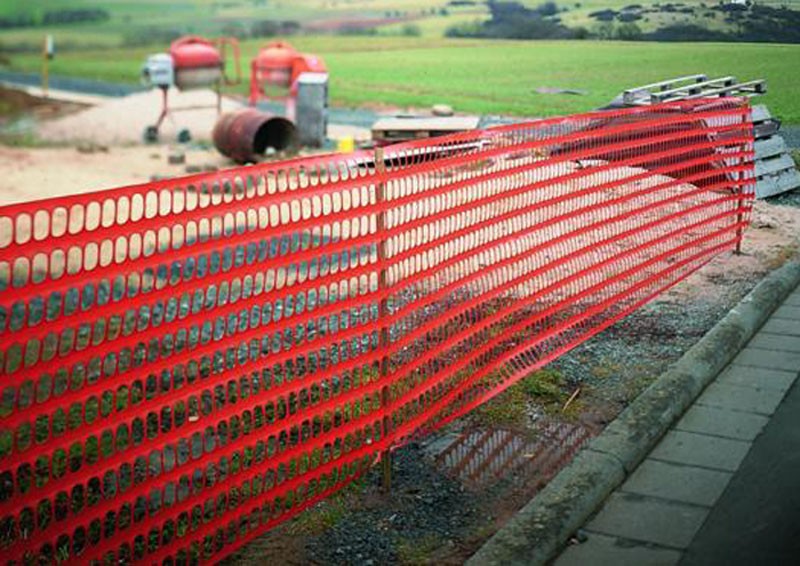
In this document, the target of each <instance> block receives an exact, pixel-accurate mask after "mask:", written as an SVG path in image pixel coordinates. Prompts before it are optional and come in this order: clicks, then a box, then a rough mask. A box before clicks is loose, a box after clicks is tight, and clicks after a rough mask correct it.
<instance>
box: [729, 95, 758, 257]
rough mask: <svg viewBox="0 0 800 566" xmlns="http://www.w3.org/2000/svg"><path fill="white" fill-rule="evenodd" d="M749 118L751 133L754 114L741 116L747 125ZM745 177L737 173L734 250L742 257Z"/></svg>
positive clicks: (742, 172) (741, 158) (748, 146)
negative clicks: (737, 192)
mask: <svg viewBox="0 0 800 566" xmlns="http://www.w3.org/2000/svg"><path fill="white" fill-rule="evenodd" d="M750 112H751V113H752V109H750ZM748 118H749V124H750V131H751V132H753V119H752V114H750V115H749V116H741V120H742V121H743V122H745V123H748ZM752 144H753V149H754V150H755V139H753V142H752ZM743 149H744V150H748V149H750V144H747V143H745V144H744V147H743ZM755 159H756V157H755V155H753V157H752V159H751V160H752V161H753V163H754V165H753V166H754V167H755ZM746 163H747V160H746V159H745V158H744V157H740V158H739V165H740V166H741V165H745V164H746ZM745 175H746V173H745V172H744V171H738V172H737V173H736V179H737V180H738V181H739V186H738V191H739V198H738V199H737V201H736V208H738V209H739V210H738V214H737V215H736V222H737V223H738V224H739V226H738V227H737V228H736V237H737V239H736V249H735V250H733V253H734V254H735V255H742V240H743V239H744V226H742V221H743V220H744V211H743V209H744V206H745V205H744V183H745V181H747V180H748V179H747V177H745ZM753 182H755V176H754V178H753Z"/></svg>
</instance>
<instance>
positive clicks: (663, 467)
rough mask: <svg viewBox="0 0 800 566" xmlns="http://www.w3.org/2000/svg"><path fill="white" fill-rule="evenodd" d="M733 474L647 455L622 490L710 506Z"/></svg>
mask: <svg viewBox="0 0 800 566" xmlns="http://www.w3.org/2000/svg"><path fill="white" fill-rule="evenodd" d="M731 476H732V474H730V473H729V472H721V471H717V470H707V469H705V468H697V467H694V466H688V465H684V464H674V463H669V462H659V461H657V460H651V459H649V458H648V459H647V460H645V461H644V462H642V463H641V464H640V465H639V467H638V468H637V469H636V471H635V472H634V473H633V475H632V476H631V477H630V478H628V481H626V482H625V483H624V484H622V487H621V488H620V489H621V490H622V491H625V492H628V493H638V494H640V495H650V496H652V497H660V498H662V499H669V500H672V501H680V502H681V503H691V504H693V505H703V506H705V507H711V506H712V505H714V503H715V502H716V501H717V499H719V496H720V495H722V492H723V491H725V487H726V486H727V485H728V482H729V481H730V479H731Z"/></svg>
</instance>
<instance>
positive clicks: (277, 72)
mask: <svg viewBox="0 0 800 566" xmlns="http://www.w3.org/2000/svg"><path fill="white" fill-rule="evenodd" d="M327 72H328V69H327V67H326V66H325V62H324V61H323V60H322V59H320V58H319V57H317V56H316V55H312V54H310V53H300V52H298V51H297V50H295V48H294V47H292V46H291V45H289V44H288V43H286V42H283V41H274V42H272V43H269V44H267V45H265V46H264V47H262V48H261V50H260V51H259V52H258V55H256V57H255V58H254V59H253V60H252V61H251V63H250V105H251V106H255V104H256V102H257V101H258V99H259V98H264V99H270V98H288V101H289V102H291V101H292V100H293V99H294V97H295V96H296V95H297V79H298V78H299V77H300V75H302V74H303V73H327ZM268 87H272V89H271V90H276V91H278V95H275V94H274V93H271V92H268V91H267V89H268ZM286 89H288V97H287V96H286V94H287V93H286ZM281 91H282V93H281ZM281 94H282V95H281Z"/></svg>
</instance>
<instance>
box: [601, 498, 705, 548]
mask: <svg viewBox="0 0 800 566" xmlns="http://www.w3.org/2000/svg"><path fill="white" fill-rule="evenodd" d="M707 514H708V510H707V509H705V508H704V507H697V506H694V505H686V504H684V503H677V502H673V501H663V500H661V499H654V498H651V497H646V496H643V495H637V494H633V493H614V494H612V495H611V497H609V498H608V501H607V502H606V505H605V506H604V507H603V509H602V510H601V511H600V513H598V514H597V516H596V517H595V518H594V519H593V520H592V521H591V522H590V523H589V524H588V525H587V527H586V528H587V530H589V531H596V532H599V533H603V534H606V535H615V536H618V537H624V538H628V539H634V540H639V541H645V542H653V543H656V544H660V545H664V546H668V547H671V548H678V549H680V548H686V547H687V546H688V545H689V543H690V542H691V541H692V538H693V537H694V535H695V534H696V533H697V531H698V530H699V529H700V527H701V525H702V524H703V521H704V520H705V518H706V515H707ZM590 536H591V535H590Z"/></svg>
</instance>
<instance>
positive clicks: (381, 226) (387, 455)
mask: <svg viewBox="0 0 800 566" xmlns="http://www.w3.org/2000/svg"><path fill="white" fill-rule="evenodd" d="M375 172H376V173H377V174H378V175H383V174H384V173H385V172H386V164H385V162H384V156H383V148H380V147H379V148H377V149H376V150H375ZM385 201H386V183H384V182H383V180H380V181H379V182H378V184H377V185H376V186H375V202H376V204H377V205H378V206H379V207H380V206H382V205H383V203H384V202H385ZM376 224H377V231H378V236H379V238H380V240H379V243H378V266H379V272H378V290H379V292H380V293H383V291H384V290H385V289H386V238H385V237H384V234H385V232H386V212H385V210H384V209H383V208H381V209H380V210H378V216H377V223H376ZM388 315H389V308H388V301H387V298H386V297H382V298H381V301H380V306H379V310H378V317H379V320H380V321H381V327H380V344H379V347H380V349H381V351H382V352H383V356H382V357H381V362H380V363H381V367H380V372H381V377H380V379H381V382H382V383H383V387H382V388H381V406H382V407H383V409H384V411H385V414H384V417H383V431H382V432H383V438H386V437H388V436H389V434H390V433H391V430H392V419H391V416H390V415H389V413H388V409H389V404H390V402H391V393H390V387H389V385H388V384H387V383H386V380H387V379H388V377H389V357H388V356H387V354H386V353H387V351H388V348H389V328H388V327H387V326H386V322H385V321H386V319H387V318H388ZM381 465H382V467H383V490H384V491H385V492H387V493H388V492H389V491H391V489H392V453H391V450H390V449H389V448H386V449H385V450H384V451H383V452H381Z"/></svg>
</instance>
